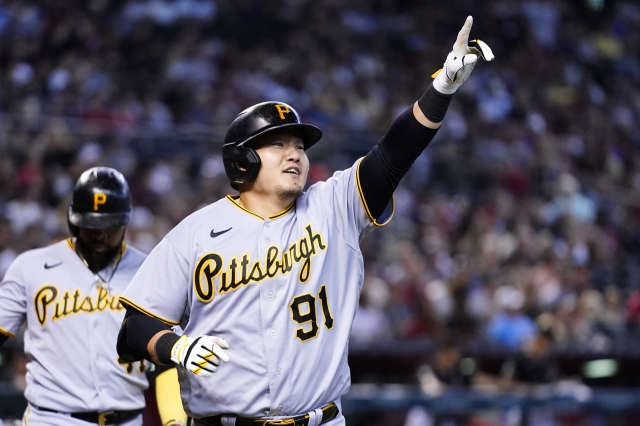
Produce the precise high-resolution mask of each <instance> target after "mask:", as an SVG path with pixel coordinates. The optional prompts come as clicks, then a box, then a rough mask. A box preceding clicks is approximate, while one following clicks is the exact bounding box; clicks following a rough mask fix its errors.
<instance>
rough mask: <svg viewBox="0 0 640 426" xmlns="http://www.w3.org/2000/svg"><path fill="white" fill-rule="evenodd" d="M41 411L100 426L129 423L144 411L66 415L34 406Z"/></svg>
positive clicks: (110, 411)
mask: <svg viewBox="0 0 640 426" xmlns="http://www.w3.org/2000/svg"><path fill="white" fill-rule="evenodd" d="M31 405H32V406H34V407H35V408H37V409H38V410H40V411H49V412H51V413H58V414H65V415H68V416H71V417H73V418H74V419H78V420H83V421H85V422H89V423H96V424H98V425H100V426H106V425H119V424H120V423H124V422H128V421H129V420H131V419H133V418H134V417H135V416H137V415H138V414H140V413H142V409H139V410H123V411H116V410H109V411H105V412H103V413H100V412H98V411H86V412H85V411H83V412H79V413H65V412H64V411H58V410H52V409H50V408H43V407H38V406H37V405H33V404H31Z"/></svg>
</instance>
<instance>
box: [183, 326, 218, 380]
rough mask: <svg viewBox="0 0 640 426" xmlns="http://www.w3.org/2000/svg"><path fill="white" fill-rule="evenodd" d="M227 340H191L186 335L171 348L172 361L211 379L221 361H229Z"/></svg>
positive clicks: (203, 338)
mask: <svg viewBox="0 0 640 426" xmlns="http://www.w3.org/2000/svg"><path fill="white" fill-rule="evenodd" d="M225 349H229V344H228V343H227V341H226V340H224V339H221V338H219V337H213V336H198V337H196V338H191V337H189V336H187V335H184V336H182V337H180V339H178V341H177V342H176V343H174V345H173V347H172V348H171V361H173V362H175V363H176V364H178V365H180V366H181V367H183V368H185V369H187V370H189V371H191V372H192V373H193V374H197V375H199V376H202V377H209V376H211V375H212V374H213V373H215V372H216V370H218V366H219V365H220V360H222V361H224V362H228V361H229V355H227V353H226V350H225Z"/></svg>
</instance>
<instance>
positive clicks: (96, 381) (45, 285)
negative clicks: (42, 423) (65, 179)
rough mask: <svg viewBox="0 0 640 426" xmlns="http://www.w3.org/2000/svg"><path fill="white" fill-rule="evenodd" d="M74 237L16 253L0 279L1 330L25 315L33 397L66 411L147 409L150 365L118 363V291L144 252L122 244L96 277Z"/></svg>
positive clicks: (10, 329)
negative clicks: (115, 258)
mask: <svg viewBox="0 0 640 426" xmlns="http://www.w3.org/2000/svg"><path fill="white" fill-rule="evenodd" d="M73 244H74V243H73V241H72V240H71V239H67V240H64V241H60V242H58V243H55V244H52V245H50V246H48V247H44V248H40V249H35V250H29V251H27V252H25V253H22V254H21V255H20V256H18V257H17V258H16V260H15V261H14V262H13V263H12V265H11V266H10V267H9V270H8V271H7V274H6V275H5V277H4V280H3V281H2V282H1V283H0V333H3V334H6V335H8V336H13V335H14V334H15V333H17V332H18V330H19V329H20V327H21V325H22V324H23V323H24V321H25V320H26V321H27V329H26V331H25V335H24V345H25V346H24V349H25V353H26V355H27V357H28V358H29V363H28V365H27V389H26V391H25V396H26V398H27V400H28V401H29V402H30V403H31V404H34V405H36V406H38V407H44V408H48V409H52V410H57V411H62V412H79V411H101V412H102V411H107V410H134V409H139V408H142V407H144V405H145V401H144V394H143V392H144V390H145V389H146V388H147V387H148V382H147V379H146V377H145V372H144V370H145V365H144V363H140V362H136V363H119V362H118V354H117V352H116V340H117V337H118V331H119V329H120V325H121V324H122V320H123V318H124V313H125V310H124V308H123V307H122V305H121V304H120V303H119V301H118V297H119V296H120V294H121V293H122V292H123V290H124V289H125V288H126V286H127V285H128V284H129V282H130V281H131V278H132V277H133V275H134V274H135V272H136V271H137V269H138V268H139V267H140V265H141V264H142V262H143V261H144V258H145V255H144V254H143V253H142V252H140V251H138V250H136V249H134V248H132V247H127V246H125V245H123V253H122V257H121V258H120V261H119V263H117V267H115V269H114V266H115V265H116V264H115V263H114V264H112V265H110V266H109V267H107V268H105V270H103V271H101V272H100V273H99V274H98V276H96V275H94V273H93V272H91V270H89V268H88V267H87V266H86V265H85V263H84V261H83V260H82V259H81V258H80V257H78V255H77V254H76V252H75V250H74V245H73Z"/></svg>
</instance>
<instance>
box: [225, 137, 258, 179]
mask: <svg viewBox="0 0 640 426" xmlns="http://www.w3.org/2000/svg"><path fill="white" fill-rule="evenodd" d="M229 148H231V149H230V152H228V157H227V161H225V162H224V167H225V171H226V173H227V176H229V180H230V181H231V184H232V186H233V185H235V186H236V187H237V185H238V184H240V183H248V182H251V181H252V180H254V179H255V178H256V177H257V176H258V172H259V171H260V165H261V164H262V162H261V161H260V157H259V156H258V153H257V152H256V151H255V150H253V149H252V148H249V147H245V146H232V147H229ZM236 189H238V188H236Z"/></svg>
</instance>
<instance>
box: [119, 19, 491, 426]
mask: <svg viewBox="0 0 640 426" xmlns="http://www.w3.org/2000/svg"><path fill="white" fill-rule="evenodd" d="M471 25H472V19H471V17H469V18H467V21H466V22H465V24H464V26H463V28H462V30H461V31H460V33H459V34H458V38H457V40H456V42H455V44H454V46H453V51H452V52H451V53H450V54H449V55H448V56H447V59H446V62H445V63H444V67H443V71H442V72H441V73H439V74H437V76H436V77H435V80H434V81H433V84H431V85H430V86H429V88H428V89H427V91H426V92H425V94H424V95H423V96H422V97H421V98H420V99H419V100H418V101H417V102H416V103H415V104H414V105H413V107H412V108H409V109H407V110H406V111H405V112H404V113H402V114H401V115H400V116H399V117H398V118H396V119H395V121H394V122H393V123H392V124H391V127H390V128H389V130H388V132H387V134H386V135H385V136H384V137H383V138H382V139H381V140H380V141H379V142H378V143H377V144H376V146H375V147H374V148H373V149H372V150H371V151H370V152H369V153H368V154H367V155H366V156H365V157H364V158H363V159H361V160H358V161H357V162H356V163H355V164H354V165H353V166H352V167H351V168H349V169H347V170H344V171H341V172H336V173H335V174H334V175H333V177H331V178H329V179H328V180H327V181H325V182H319V183H316V184H315V185H313V186H311V187H310V188H309V189H308V190H307V191H306V192H303V188H304V186H305V183H306V179H307V173H308V171H309V161H308V158H307V155H306V153H305V150H307V149H309V148H311V147H312V146H313V145H314V144H315V143H316V142H318V140H319V139H320V138H321V136H322V133H321V131H320V130H319V129H318V128H316V127H315V126H312V125H309V124H304V123H301V122H300V117H299V116H298V114H297V113H296V111H295V110H294V109H293V108H292V107H290V106H289V105H286V104H284V103H279V102H265V103H261V104H258V105H254V106H252V107H250V108H248V109H246V110H245V111H243V112H242V113H240V114H239V115H238V117H236V119H235V120H234V121H233V123H232V124H231V127H230V128H229V130H228V131H227V134H226V136H225V140H224V146H223V160H224V165H225V170H226V173H227V176H228V177H229V179H230V182H231V185H232V186H233V187H234V188H236V189H238V190H239V192H240V195H239V196H236V197H234V196H227V197H226V198H224V199H222V200H219V201H217V202H216V203H213V204H211V205H209V206H207V207H205V208H203V209H201V210H199V211H197V212H195V213H193V214H191V215H190V216H189V217H187V218H186V219H185V220H184V221H182V222H181V223H180V224H178V225H177V226H176V227H175V228H174V229H173V230H172V231H171V232H170V233H169V234H168V235H167V236H166V237H165V238H164V239H163V240H162V241H161V242H160V243H159V244H158V246H157V247H156V248H155V249H154V250H153V251H152V252H151V254H150V255H149V257H148V258H147V260H146V261H145V262H144V264H143V265H142V267H141V268H140V270H139V271H138V273H137V274H136V276H135V277H134V279H133V280H132V281H131V284H130V285H129V287H127V289H126V290H125V292H124V294H123V296H122V297H121V298H120V300H121V301H122V302H123V304H124V305H125V307H126V308H127V315H126V319H125V323H124V324H123V327H122V329H121V332H120V335H119V337H118V352H119V353H120V356H122V357H123V358H125V359H128V360H131V361H134V360H140V359H150V360H153V361H154V362H157V363H162V364H172V363H174V364H178V365H180V367H181V368H179V369H178V375H179V378H180V385H181V386H180V387H181V393H182V400H183V403H184V404H185V409H186V411H187V413H188V414H189V415H190V416H191V417H193V418H194V424H195V425H234V424H235V425H238V426H243V425H275V424H278V425H282V424H291V425H309V426H315V425H319V424H326V425H343V424H345V420H344V417H343V416H342V415H341V414H340V397H341V396H342V395H343V394H344V393H345V392H347V390H348V389H349V385H350V374H349V367H348V365H347V346H348V340H349V330H350V328H351V324H352V321H353V318H354V316H355V313H356V309H357V306H358V297H359V292H360V289H361V285H362V280H363V271H364V268H363V260H362V255H361V253H360V250H359V244H360V241H361V239H362V238H363V236H364V235H365V233H366V232H368V231H369V230H370V229H371V228H372V227H375V226H382V225H384V224H386V223H387V222H388V221H389V220H390V219H391V216H392V213H393V202H392V194H393V192H394V190H395V188H396V187H397V185H398V183H399V182H400V179H402V177H403V176H404V174H405V173H406V172H407V171H408V170H409V168H410V166H411V164H412V163H413V161H414V160H415V159H416V158H417V157H418V156H419V155H420V153H421V152H422V151H423V150H424V149H425V148H426V146H427V145H428V144H429V142H430V141H431V140H432V138H433V137H434V135H435V134H436V131H437V129H438V128H439V127H440V123H441V121H442V120H443V118H444V115H445V112H446V110H447V108H448V105H449V102H450V101H451V98H452V95H453V93H454V92H455V91H456V89H457V88H458V87H459V86H460V84H462V82H463V81H465V80H466V79H467V77H468V76H469V74H470V73H471V71H472V69H473V67H474V66H475V63H476V61H477V60H478V57H482V58H484V59H486V60H491V59H493V54H492V53H491V50H490V49H489V47H488V46H487V45H486V44H485V43H483V42H480V41H477V40H476V41H472V42H471V43H469V42H468V37H469V32H470V30H471ZM178 324H179V325H180V326H181V327H182V328H183V329H184V334H183V335H182V336H178V335H176V334H174V333H172V332H171V330H170V329H169V327H170V326H172V325H178ZM222 362H225V364H223V365H220V364H221V363H222Z"/></svg>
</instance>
